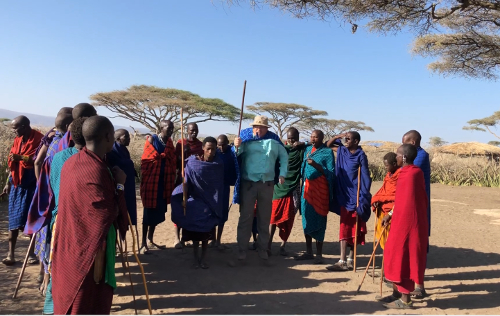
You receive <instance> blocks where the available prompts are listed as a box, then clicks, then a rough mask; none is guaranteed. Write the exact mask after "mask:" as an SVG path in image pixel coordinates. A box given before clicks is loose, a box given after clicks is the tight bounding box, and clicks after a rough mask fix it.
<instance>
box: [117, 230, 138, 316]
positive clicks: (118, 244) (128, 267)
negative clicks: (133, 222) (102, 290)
mask: <svg viewBox="0 0 500 316" xmlns="http://www.w3.org/2000/svg"><path fill="white" fill-rule="evenodd" d="M130 229H132V227H130ZM126 244H127V240H126V239H125V249H127V246H126ZM116 245H117V246H118V250H119V251H120V257H121V258H122V266H123V268H124V270H125V271H127V272H128V277H129V280H130V288H131V289H132V298H133V302H134V310H135V314H136V315H137V304H136V302H135V291H134V282H132V274H131V273H130V264H129V263H128V258H127V264H125V258H126V257H125V255H124V253H123V247H122V242H121V239H120V237H119V236H118V238H116ZM123 275H124V276H125V272H123Z"/></svg>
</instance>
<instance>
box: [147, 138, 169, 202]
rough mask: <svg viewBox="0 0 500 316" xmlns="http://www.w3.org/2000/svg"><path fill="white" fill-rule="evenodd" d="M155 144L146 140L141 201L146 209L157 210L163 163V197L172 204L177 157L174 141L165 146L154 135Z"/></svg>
mask: <svg viewBox="0 0 500 316" xmlns="http://www.w3.org/2000/svg"><path fill="white" fill-rule="evenodd" d="M152 137H153V144H151V143H150V142H149V140H146V143H145V144H144V152H143V154H142V157H141V200H142V204H143V206H144V207H145V208H156V200H157V197H158V181H159V179H160V170H161V164H162V161H163V162H164V164H165V171H164V177H163V179H164V184H165V185H164V190H163V197H164V198H165V199H166V200H167V204H168V203H170V197H171V196H172V191H173V189H174V182H175V170H176V162H177V161H176V156H175V150H174V145H173V142H172V139H170V138H169V139H168V141H167V143H166V144H165V145H163V144H162V143H161V142H160V140H159V138H158V136H157V135H153V136H152Z"/></svg>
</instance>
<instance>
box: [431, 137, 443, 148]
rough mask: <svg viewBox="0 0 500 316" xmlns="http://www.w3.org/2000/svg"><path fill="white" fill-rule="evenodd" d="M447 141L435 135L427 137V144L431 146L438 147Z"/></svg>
mask: <svg viewBox="0 0 500 316" xmlns="http://www.w3.org/2000/svg"><path fill="white" fill-rule="evenodd" d="M447 143H448V142H447V141H445V140H444V139H442V138H441V137H437V136H433V137H429V145H431V146H432V147H440V146H443V145H444V144H447Z"/></svg>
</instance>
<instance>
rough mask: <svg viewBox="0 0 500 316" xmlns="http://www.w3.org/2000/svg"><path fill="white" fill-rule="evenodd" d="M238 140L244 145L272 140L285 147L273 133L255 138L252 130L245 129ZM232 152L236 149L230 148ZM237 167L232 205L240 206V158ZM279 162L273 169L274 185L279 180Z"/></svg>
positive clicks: (269, 132)
mask: <svg viewBox="0 0 500 316" xmlns="http://www.w3.org/2000/svg"><path fill="white" fill-rule="evenodd" d="M240 138H241V142H242V143H246V142H252V141H259V140H265V139H273V140H275V141H277V142H278V143H279V144H280V145H281V146H283V147H285V145H283V143H282V142H281V139H280V138H279V136H278V135H276V134H274V133H273V132H271V131H268V132H267V133H266V135H264V136H263V137H257V136H254V135H253V128H251V127H250V128H246V129H244V130H242V131H241V132H240ZM231 149H232V150H233V152H234V153H236V148H235V147H232V148H231ZM236 156H237V155H236V154H235V159H236ZM236 160H237V165H238V170H237V173H236V176H237V177H236V183H235V184H234V194H233V204H240V182H241V168H239V166H240V165H241V157H238V158H237V159H236ZM279 166H280V164H279V161H278V160H276V166H275V167H274V170H275V171H274V174H275V177H274V183H275V184H276V183H278V179H279V174H280V172H279Z"/></svg>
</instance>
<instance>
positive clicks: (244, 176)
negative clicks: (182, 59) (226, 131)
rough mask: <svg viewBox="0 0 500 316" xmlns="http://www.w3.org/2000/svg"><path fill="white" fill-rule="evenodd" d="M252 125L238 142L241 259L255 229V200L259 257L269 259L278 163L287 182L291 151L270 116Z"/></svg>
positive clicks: (280, 174) (239, 246) (237, 139)
mask: <svg viewBox="0 0 500 316" xmlns="http://www.w3.org/2000/svg"><path fill="white" fill-rule="evenodd" d="M250 126H252V128H248V129H244V130H242V131H241V134H240V137H237V138H236V139H235V141H234V146H235V148H236V150H237V154H238V157H239V158H241V164H240V172H241V184H240V187H239V192H238V194H239V195H240V219H239V221H238V233H237V234H238V236H237V240H238V248H239V254H238V260H240V261H243V260H245V259H246V249H248V240H249V239H250V235H251V232H252V222H253V218H254V208H255V203H257V229H258V231H259V236H258V238H257V247H258V251H259V256H260V258H261V259H263V260H267V259H268V254H267V243H268V241H269V223H270V222H271V213H272V203H273V201H272V200H273V191H274V179H275V177H276V174H275V166H276V162H277V161H279V183H281V184H283V183H284V182H285V176H286V174H287V171H288V153H287V152H286V149H285V147H284V146H283V143H282V142H281V140H280V139H279V137H278V136H277V135H276V134H274V133H273V132H270V131H268V129H269V127H270V126H269V123H268V118H267V117H265V116H256V117H255V119H254V122H253V123H252V124H250Z"/></svg>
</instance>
